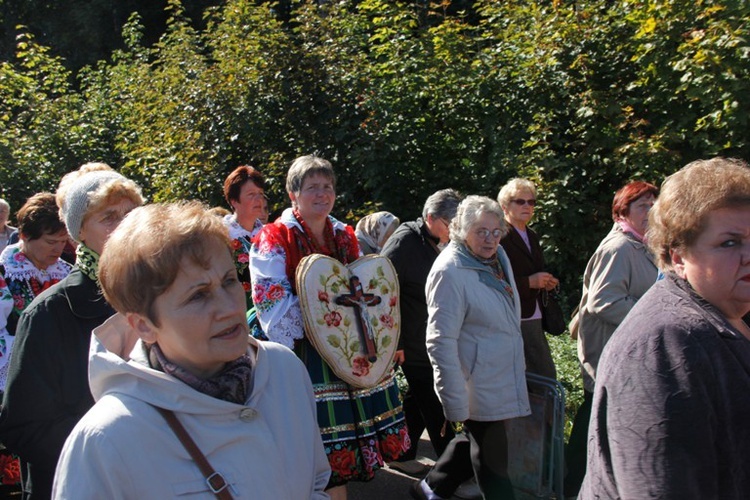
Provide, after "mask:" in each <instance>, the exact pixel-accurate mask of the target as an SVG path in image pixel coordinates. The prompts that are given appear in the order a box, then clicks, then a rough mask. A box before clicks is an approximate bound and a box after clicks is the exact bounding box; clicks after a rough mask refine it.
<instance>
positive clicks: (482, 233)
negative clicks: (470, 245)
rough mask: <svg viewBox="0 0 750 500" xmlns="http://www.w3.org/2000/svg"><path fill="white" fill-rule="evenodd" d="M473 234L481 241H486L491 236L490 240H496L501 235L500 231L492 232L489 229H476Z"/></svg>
mask: <svg viewBox="0 0 750 500" xmlns="http://www.w3.org/2000/svg"><path fill="white" fill-rule="evenodd" d="M474 234H476V235H477V236H479V237H480V238H482V239H483V240H486V239H487V238H488V237H489V236H492V238H493V239H495V240H496V239H498V238H499V237H501V236H502V235H503V231H502V229H493V230H492V231H490V230H489V229H477V230H476V231H475V232H474Z"/></svg>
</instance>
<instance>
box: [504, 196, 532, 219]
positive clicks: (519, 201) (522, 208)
mask: <svg viewBox="0 0 750 500" xmlns="http://www.w3.org/2000/svg"><path fill="white" fill-rule="evenodd" d="M534 205H536V197H535V196H534V194H533V193H532V192H531V191H529V190H528V189H522V190H520V191H518V192H517V193H515V194H514V196H513V197H512V198H511V199H510V201H509V202H508V206H507V207H503V211H504V212H505V218H506V220H507V221H508V222H510V223H511V224H513V225H514V226H521V227H525V226H526V225H527V224H528V223H529V221H530V220H531V218H532V217H533V216H534Z"/></svg>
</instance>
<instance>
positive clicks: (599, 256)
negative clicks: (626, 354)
mask: <svg viewBox="0 0 750 500" xmlns="http://www.w3.org/2000/svg"><path fill="white" fill-rule="evenodd" d="M658 194H659V190H658V188H657V187H656V186H654V185H653V184H649V183H648V182H643V181H634V182H631V183H629V184H626V185H625V186H624V187H622V188H621V189H620V190H619V191H617V193H615V198H614V200H613V201H612V218H613V219H614V221H615V224H614V226H613V227H612V230H611V231H610V232H609V234H608V235H607V236H605V237H604V239H603V240H602V242H601V243H600V244H599V248H597V249H596V251H595V252H594V255H593V256H592V257H591V259H590V260H589V263H588V264H587V265H586V271H585V272H584V275H583V294H582V297H581V303H580V305H579V310H578V318H579V324H578V359H579V361H580V363H581V375H582V377H583V389H584V391H583V392H584V401H583V404H582V405H581V407H580V408H579V409H578V413H577V414H576V417H575V421H574V422H573V430H572V432H571V435H570V441H569V443H568V449H567V450H566V457H565V462H566V466H567V467H568V475H567V477H566V479H565V496H566V497H567V496H574V495H576V494H577V493H578V489H579V488H580V485H581V482H582V481H583V476H584V474H585V472H586V441H587V435H588V426H589V416H590V415H591V402H592V400H593V397H594V380H595V379H596V370H597V366H598V364H599V357H600V356H601V354H602V350H603V349H604V346H605V345H606V343H607V342H608V341H609V338H610V337H611V336H612V334H613V333H614V331H615V330H616V329H617V327H618V326H619V325H620V323H621V322H622V320H623V319H625V316H627V314H628V313H629V312H630V310H631V309H632V308H633V306H634V305H635V303H636V302H637V301H638V299H640V298H641V296H642V295H643V294H644V293H646V291H647V290H648V289H649V288H651V285H653V284H654V282H655V281H656V277H657V275H658V270H657V268H656V263H655V259H654V256H653V255H652V254H651V252H650V251H649V249H648V247H647V246H646V243H645V242H644V235H645V234H646V228H647V226H648V212H649V210H651V207H652V206H653V205H654V202H655V201H656V197H657V196H658Z"/></svg>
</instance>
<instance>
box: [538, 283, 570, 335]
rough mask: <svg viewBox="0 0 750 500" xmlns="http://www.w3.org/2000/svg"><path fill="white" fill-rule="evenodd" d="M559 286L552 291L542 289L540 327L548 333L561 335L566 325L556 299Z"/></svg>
mask: <svg viewBox="0 0 750 500" xmlns="http://www.w3.org/2000/svg"><path fill="white" fill-rule="evenodd" d="M558 292H559V288H557V289H555V290H554V291H552V292H548V291H547V290H544V289H543V290H542V329H543V330H544V331H545V332H547V333H549V334H550V335H562V334H563V333H564V332H565V328H566V327H567V325H566V324H565V317H564V316H563V312H562V308H561V307H560V303H559V302H558V301H557V294H558Z"/></svg>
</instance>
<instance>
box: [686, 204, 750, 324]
mask: <svg viewBox="0 0 750 500" xmlns="http://www.w3.org/2000/svg"><path fill="white" fill-rule="evenodd" d="M672 260H673V263H674V268H675V272H676V273H677V274H678V275H679V276H680V277H682V278H684V279H686V280H687V281H688V282H689V283H690V285H691V286H692V287H693V288H694V289H695V291H696V292H698V294H699V295H700V296H701V297H703V298H704V299H706V300H707V301H708V302H710V303H711V304H712V305H713V306H715V307H716V308H718V309H719V310H720V311H721V312H722V313H723V314H724V315H725V316H726V317H727V318H729V319H734V318H739V317H741V316H743V315H745V314H746V313H747V312H748V311H750V207H741V208H722V209H718V210H714V211H713V212H711V213H709V215H708V218H707V220H706V225H705V229H704V230H703V232H702V233H701V234H700V236H698V239H697V240H696V241H695V243H694V244H693V245H692V246H691V247H689V248H688V249H687V250H686V251H684V252H680V251H678V250H672Z"/></svg>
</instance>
